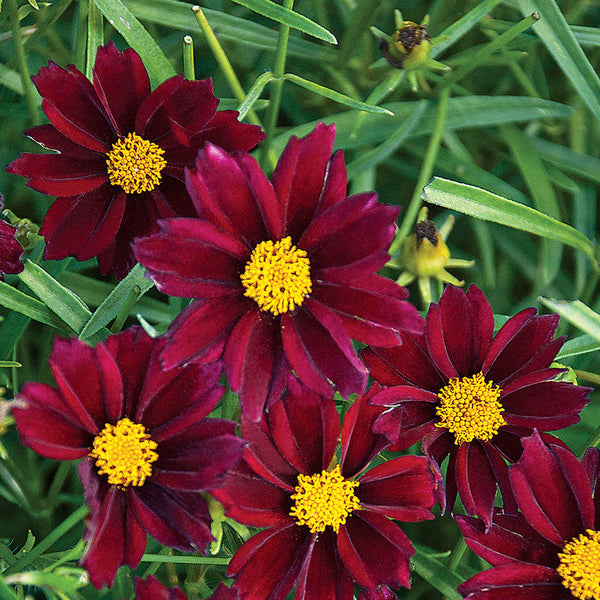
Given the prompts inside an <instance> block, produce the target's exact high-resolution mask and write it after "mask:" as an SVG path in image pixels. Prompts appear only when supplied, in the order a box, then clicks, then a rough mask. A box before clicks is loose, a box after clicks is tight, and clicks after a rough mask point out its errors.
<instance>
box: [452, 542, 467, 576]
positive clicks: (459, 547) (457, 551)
mask: <svg viewBox="0 0 600 600" xmlns="http://www.w3.org/2000/svg"><path fill="white" fill-rule="evenodd" d="M466 550H467V543H466V542H465V538H463V537H462V536H461V537H460V538H459V539H458V542H456V545H455V546H454V548H453V549H452V553H451V554H450V557H449V558H448V570H450V571H453V572H454V571H456V569H457V568H458V565H460V561H461V560H462V557H463V556H464V554H465V552H466Z"/></svg>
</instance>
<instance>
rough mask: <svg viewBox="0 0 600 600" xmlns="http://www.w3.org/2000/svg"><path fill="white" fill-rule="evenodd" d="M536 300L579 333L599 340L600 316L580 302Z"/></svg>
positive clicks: (541, 298)
mask: <svg viewBox="0 0 600 600" xmlns="http://www.w3.org/2000/svg"><path fill="white" fill-rule="evenodd" d="M538 299H539V301H540V302H541V303H542V304H544V305H545V306H547V307H548V308H549V309H550V310H553V311H554V312H555V313H558V314H559V315H560V316H561V317H563V318H564V319H566V320H567V321H569V323H571V324H572V325H575V327H577V328H578V329H581V331H583V332H585V333H586V334H588V335H590V336H592V337H593V338H594V339H596V340H600V315H599V314H598V313H597V312H594V311H593V310H592V309H591V308H590V307H589V306H587V305H586V304H584V303H583V302H581V300H572V301H567V300H550V299H549V298H543V297H540V298H538Z"/></svg>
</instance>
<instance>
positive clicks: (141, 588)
mask: <svg viewBox="0 0 600 600" xmlns="http://www.w3.org/2000/svg"><path fill="white" fill-rule="evenodd" d="M135 600H187V598H186V596H185V594H184V593H183V592H182V591H181V589H180V588H179V586H175V587H172V588H166V587H165V586H164V585H163V584H162V583H161V582H160V581H158V579H156V577H154V576H152V575H149V576H148V577H147V579H141V578H140V577H136V578H135Z"/></svg>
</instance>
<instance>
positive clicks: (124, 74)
mask: <svg viewBox="0 0 600 600" xmlns="http://www.w3.org/2000/svg"><path fill="white" fill-rule="evenodd" d="M93 73H94V89H95V90H96V93H97V94H98V97H99V98H100V101H101V102H102V104H103V106H104V108H105V109H106V113H107V115H108V118H109V119H110V122H111V124H112V126H113V129H114V131H115V133H116V135H118V136H119V137H124V136H126V135H127V134H128V133H129V132H131V131H134V130H135V115H136V113H137V110H138V107H139V105H140V104H141V103H142V101H143V100H144V98H146V96H147V95H148V94H149V93H150V81H149V79H148V73H147V72H146V69H145V67H144V64H143V63H142V59H141V58H140V57H139V55H138V54H137V52H135V51H134V50H132V49H131V48H128V49H127V50H125V51H124V52H119V51H118V50H117V47H116V46H115V45H114V43H112V42H110V43H109V44H107V45H106V46H103V47H100V48H98V51H97V53H96V62H95V63H94V69H93Z"/></svg>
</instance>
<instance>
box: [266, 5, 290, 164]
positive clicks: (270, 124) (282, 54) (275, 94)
mask: <svg viewBox="0 0 600 600" xmlns="http://www.w3.org/2000/svg"><path fill="white" fill-rule="evenodd" d="M283 6H284V8H289V9H290V10H291V9H292V8H293V6H294V0H283ZM289 37H290V28H289V25H284V24H283V23H281V24H280V26H279V37H278V38H277V51H276V54H275V66H274V67H273V75H274V76H275V78H276V79H275V80H274V81H273V82H272V83H271V93H270V95H269V106H268V108H267V114H266V116H265V134H266V138H265V140H264V141H263V142H262V146H261V151H260V163H261V165H262V166H263V168H265V166H266V163H267V161H268V160H269V149H270V147H271V142H272V141H273V138H274V136H275V127H276V125H277V119H278V117H279V106H280V104H281V92H282V89H283V79H282V77H283V74H284V72H285V59H286V56H287V46H288V39H289Z"/></svg>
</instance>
